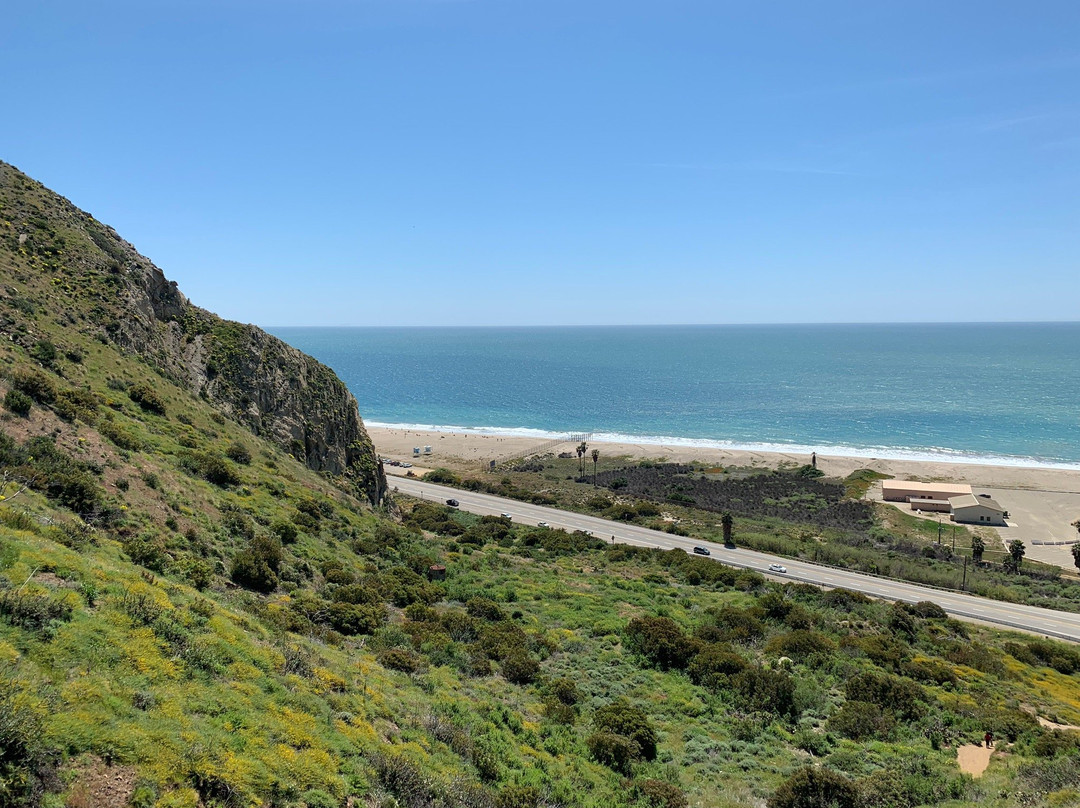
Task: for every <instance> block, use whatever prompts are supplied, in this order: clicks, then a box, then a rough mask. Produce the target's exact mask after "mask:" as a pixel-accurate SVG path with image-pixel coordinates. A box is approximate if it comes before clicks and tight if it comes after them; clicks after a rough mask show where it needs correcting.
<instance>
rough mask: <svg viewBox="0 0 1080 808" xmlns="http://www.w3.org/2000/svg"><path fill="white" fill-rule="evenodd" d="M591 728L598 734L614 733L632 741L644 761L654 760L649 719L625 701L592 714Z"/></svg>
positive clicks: (653, 731) (654, 745)
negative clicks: (593, 727)
mask: <svg viewBox="0 0 1080 808" xmlns="http://www.w3.org/2000/svg"><path fill="white" fill-rule="evenodd" d="M593 726H595V727H596V729H597V730H598V731H600V732H607V733H614V734H616V735H621V736H622V737H624V738H626V739H628V740H630V741H632V742H633V743H634V744H635V745H636V746H637V749H638V750H639V751H638V754H639V755H640V757H642V758H644V759H645V760H655V759H656V744H657V741H658V738H657V735H656V730H655V729H653V727H652V724H650V723H649V717H648V716H647V715H645V713H644V712H643V711H642V710H641V709H640V708H638V707H635V706H633V705H632V704H630V702H628V701H627V700H626V699H622V698H620V699H617V700H615V701H614V702H612V703H611V704H608V705H607V706H605V707H601V708H599V709H598V710H597V711H596V712H595V713H594V714H593Z"/></svg>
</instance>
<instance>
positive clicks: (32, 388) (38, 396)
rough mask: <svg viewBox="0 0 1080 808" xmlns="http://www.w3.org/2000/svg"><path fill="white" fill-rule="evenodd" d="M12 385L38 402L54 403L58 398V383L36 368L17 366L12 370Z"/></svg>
mask: <svg viewBox="0 0 1080 808" xmlns="http://www.w3.org/2000/svg"><path fill="white" fill-rule="evenodd" d="M11 386H12V388H13V389H15V390H18V391H19V392H20V393H25V394H26V395H28V396H30V398H32V399H34V401H36V402H37V403H38V404H52V403H53V402H54V401H55V400H56V385H55V384H53V382H52V379H50V378H49V377H48V376H46V375H45V374H44V373H40V372H38V371H36V370H24V369H22V368H17V369H16V370H14V371H12V374H11Z"/></svg>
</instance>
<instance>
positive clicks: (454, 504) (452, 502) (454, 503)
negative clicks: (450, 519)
mask: <svg viewBox="0 0 1080 808" xmlns="http://www.w3.org/2000/svg"><path fill="white" fill-rule="evenodd" d="M446 504H447V505H449V506H450V507H451V508H456V507H457V506H458V505H460V504H461V503H460V502H458V501H457V500H456V499H448V500H446Z"/></svg>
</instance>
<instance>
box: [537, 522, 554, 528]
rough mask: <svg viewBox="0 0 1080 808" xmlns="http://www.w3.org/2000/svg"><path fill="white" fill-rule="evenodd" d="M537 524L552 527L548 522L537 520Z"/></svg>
mask: <svg viewBox="0 0 1080 808" xmlns="http://www.w3.org/2000/svg"><path fill="white" fill-rule="evenodd" d="M536 526H537V527H551V525H549V524H548V523H547V522H537V523H536Z"/></svg>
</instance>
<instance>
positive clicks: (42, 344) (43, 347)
mask: <svg viewBox="0 0 1080 808" xmlns="http://www.w3.org/2000/svg"><path fill="white" fill-rule="evenodd" d="M30 356H32V357H34V359H36V360H37V361H39V362H40V363H41V364H43V365H44V366H45V367H52V365H53V363H54V362H55V361H56V357H57V351H56V346H55V345H53V344H52V343H51V342H49V340H47V339H43V340H40V341H38V342H36V343H34V347H33V348H31V349H30Z"/></svg>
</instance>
